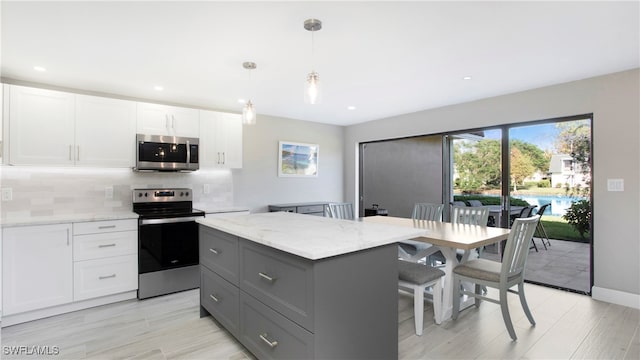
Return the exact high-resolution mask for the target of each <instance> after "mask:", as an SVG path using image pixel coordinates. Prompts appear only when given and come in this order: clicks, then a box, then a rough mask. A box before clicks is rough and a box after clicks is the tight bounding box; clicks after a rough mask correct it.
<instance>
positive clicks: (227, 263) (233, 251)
mask: <svg viewBox="0 0 640 360" xmlns="http://www.w3.org/2000/svg"><path fill="white" fill-rule="evenodd" d="M199 234H200V235H199V236H200V238H199V240H200V242H199V249H200V250H199V251H200V264H201V265H204V266H206V267H208V268H209V269H211V270H213V271H215V272H216V273H218V274H219V275H220V276H222V277H223V278H225V279H226V280H227V281H229V282H231V283H232V284H235V285H238V237H237V236H233V235H229V234H227V233H224V232H222V231H218V230H215V229H211V228H209V227H207V226H202V225H201V226H200V233H199Z"/></svg>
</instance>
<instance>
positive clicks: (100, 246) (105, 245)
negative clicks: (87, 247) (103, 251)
mask: <svg viewBox="0 0 640 360" xmlns="http://www.w3.org/2000/svg"><path fill="white" fill-rule="evenodd" d="M114 246H116V244H104V245H98V247H99V248H106V247H114Z"/></svg>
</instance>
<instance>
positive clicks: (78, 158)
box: [76, 145, 80, 161]
mask: <svg viewBox="0 0 640 360" xmlns="http://www.w3.org/2000/svg"><path fill="white" fill-rule="evenodd" d="M77 152H78V156H76V161H80V145H78V151H77Z"/></svg>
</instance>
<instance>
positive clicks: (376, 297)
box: [198, 212, 424, 359]
mask: <svg viewBox="0 0 640 360" xmlns="http://www.w3.org/2000/svg"><path fill="white" fill-rule="evenodd" d="M198 222H199V223H200V225H201V226H200V264H201V286H200V315H201V316H206V315H208V314H211V315H212V316H213V317H214V318H215V319H216V320H217V321H218V323H219V324H221V325H222V326H224V327H225V328H226V329H227V330H228V331H229V332H230V333H231V334H232V335H233V336H234V337H236V339H238V340H239V341H240V342H241V343H242V344H243V345H244V346H245V347H246V348H247V349H249V351H251V352H252V353H253V354H254V355H255V356H256V357H258V358H259V359H393V358H397V357H398V274H397V255H398V250H397V245H396V242H397V241H400V240H404V239H408V238H412V237H416V236H420V235H422V234H423V232H424V231H423V230H419V229H410V228H402V227H395V226H389V225H381V224H371V223H363V222H358V221H347V220H337V219H329V218H321V217H315V216H304V215H300V214H295V213H285V212H280V213H265V214H254V215H245V216H237V217H233V218H224V219H202V220H198Z"/></svg>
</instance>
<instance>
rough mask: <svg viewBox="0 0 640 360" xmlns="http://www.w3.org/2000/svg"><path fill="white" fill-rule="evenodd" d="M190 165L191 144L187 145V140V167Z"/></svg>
mask: <svg viewBox="0 0 640 360" xmlns="http://www.w3.org/2000/svg"><path fill="white" fill-rule="evenodd" d="M189 164H191V144H189V140H187V167H189Z"/></svg>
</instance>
